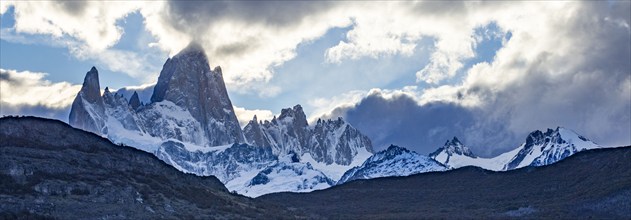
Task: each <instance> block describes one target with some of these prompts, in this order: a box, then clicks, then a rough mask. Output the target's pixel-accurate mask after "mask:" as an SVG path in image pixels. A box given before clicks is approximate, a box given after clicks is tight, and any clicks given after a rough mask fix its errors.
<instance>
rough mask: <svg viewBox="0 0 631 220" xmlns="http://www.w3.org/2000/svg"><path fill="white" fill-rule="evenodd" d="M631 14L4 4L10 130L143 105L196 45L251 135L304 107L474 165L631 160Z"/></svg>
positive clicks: (349, 5) (2, 50)
mask: <svg viewBox="0 0 631 220" xmlns="http://www.w3.org/2000/svg"><path fill="white" fill-rule="evenodd" d="M630 5H631V3H630V2H629V1H594V2H587V1H559V2H555V1H543V2H542V1H523V2H522V1H511V2H500V1H490V2H477V1H446V2H443V1H425V2H423V1H419V2H412V1H402V2H398V1H384V2H379V1H367V2H363V1H340V2H337V1H291V2H290V1H254V2H253V1H209V2H202V1H129V2H127V1H86V2H76V1H18V2H12V1H1V2H0V14H1V15H0V80H1V81H0V104H1V105H0V115H16V114H18V115H36V116H42V117H48V118H56V119H60V120H63V121H67V118H68V113H69V107H70V105H71V103H72V100H73V99H74V97H75V95H76V93H77V92H78V90H79V89H80V87H81V83H82V80H83V77H84V75H85V73H86V72H87V71H88V70H89V69H90V68H91V67H92V66H95V67H96V68H97V69H98V70H99V76H100V84H101V88H102V89H104V88H105V87H109V88H110V89H112V90H116V89H123V88H124V89H125V90H141V91H143V92H144V93H142V94H145V95H141V98H144V99H145V100H147V99H148V98H149V97H150V95H151V85H152V84H154V83H155V82H156V80H157V77H158V74H159V72H160V70H161V68H162V65H163V64H164V62H165V61H166V60H167V58H168V57H170V56H173V55H175V54H176V53H177V52H178V51H179V50H181V49H182V48H184V47H185V46H186V45H188V44H189V42H191V41H196V42H199V43H200V44H202V46H203V47H204V49H205V51H206V53H207V55H208V57H209V59H210V64H211V66H212V67H214V66H221V67H222V70H223V74H224V79H225V80H226V86H227V89H228V92H229V95H230V98H231V100H232V102H233V104H234V106H235V112H236V113H237V117H238V118H239V120H240V122H241V123H242V124H243V123H246V122H247V121H248V120H250V119H251V118H252V117H253V116H254V115H255V114H256V115H257V116H258V118H259V119H270V118H272V117H273V116H274V115H277V114H279V113H280V110H281V109H282V108H288V107H291V106H294V105H296V104H301V105H302V106H303V108H304V110H305V113H306V114H307V117H308V118H309V120H311V121H314V120H317V118H320V117H322V118H336V117H343V118H344V119H345V120H347V121H348V122H349V123H351V124H352V125H353V126H355V127H357V128H358V129H359V130H360V131H362V132H363V133H365V134H366V135H368V136H369V137H370V138H371V139H372V140H373V143H374V145H375V149H377V150H381V149H385V148H387V146H388V145H389V144H397V145H401V146H404V147H406V148H409V149H412V150H415V151H417V152H419V153H429V152H432V151H433V150H435V149H437V148H438V147H440V146H442V144H444V142H445V141H446V140H447V139H451V138H452V137H454V136H457V137H458V138H459V139H460V140H461V141H462V142H463V143H464V144H465V145H467V146H469V147H470V148H471V149H472V150H473V152H474V153H476V154H478V155H482V156H493V155H497V154H499V153H502V152H505V151H507V150H510V149H513V148H515V147H516V146H518V145H519V144H520V143H522V142H524V141H525V139H526V137H527V135H528V134H529V133H530V132H532V131H534V130H545V129H548V128H552V129H554V128H556V127H558V126H562V127H566V128H569V129H571V130H574V131H576V132H577V133H579V134H581V135H583V136H585V137H587V138H589V139H591V140H593V141H594V142H596V143H598V144H601V145H607V146H617V145H629V144H631V64H630V63H631V61H630V60H631V40H630V39H631V31H630V28H629V23H630V20H631V18H630V17H631V6H630Z"/></svg>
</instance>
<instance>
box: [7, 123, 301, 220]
mask: <svg viewBox="0 0 631 220" xmlns="http://www.w3.org/2000/svg"><path fill="white" fill-rule="evenodd" d="M0 140H1V144H0V218H15V217H21V218H59V219H88V218H89V219H100V218H103V219H105V218H107V219H110V218H114V219H129V218H132V219H154V218H164V217H167V216H168V217H170V218H184V219H190V218H202V219H217V218H228V219H234V218H296V217H299V216H295V215H294V213H291V212H289V211H287V210H285V209H283V208H279V207H277V206H273V205H267V204H264V203H261V202H257V201H253V200H252V199H249V198H246V197H242V196H238V195H234V194H231V193H229V192H228V190H226V188H225V187H224V186H223V184H222V183H221V182H220V181H219V180H218V179H217V178H215V177H200V176H197V175H191V174H185V173H182V172H179V171H178V170H176V169H174V168H173V167H171V166H169V165H167V164H165V163H164V162H162V161H160V160H159V159H158V158H156V157H155V156H153V155H151V154H149V153H146V152H142V151H139V150H136V149H132V148H129V147H121V146H118V145H114V144H112V143H111V142H110V141H108V140H107V139H104V138H102V137H99V136H97V135H94V134H92V133H88V132H85V131H82V130H79V129H75V128H72V127H70V126H68V125H66V124H65V123H63V122H60V121H55V120H50V119H42V118H34V117H22V118H13V117H8V118H0Z"/></svg>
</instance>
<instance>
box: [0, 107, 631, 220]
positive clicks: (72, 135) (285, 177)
mask: <svg viewBox="0 0 631 220" xmlns="http://www.w3.org/2000/svg"><path fill="white" fill-rule="evenodd" d="M0 140H1V143H2V144H0V218H2V219H15V218H18V219H38V218H45V219H93V218H97V219H129V218H134V219H136V218H140V219H155V218H177V219H196V218H203V219H206V218H209V219H226V218H227V219H244V218H248V219H249V218H257V219H260V218H264V219H268V218H273V219H304V218H308V219H329V218H332V219H364V218H387V219H418V218H428V219H436V218H438V219H444V218H459V219H460V218H466V219H469V218H485V219H506V218H525V219H542V218H543V219H548V218H560V219H577V218H581V219H588V218H592V219H628V218H631V211H629V210H631V185H629V182H630V181H631V163H629V161H631V146H627V147H618V148H599V149H592V150H584V151H581V152H578V153H576V154H574V155H571V156H568V157H567V158H565V159H564V160H562V161H559V162H557V163H555V164H552V165H548V166H526V167H522V168H518V169H514V170H509V171H501V172H498V171H489V170H485V169H481V168H478V167H471V166H469V167H462V168H458V169H452V170H446V171H441V172H426V173H418V174H411V175H410V176H407V177H386V178H376V179H366V180H361V179H356V180H355V181H349V182H346V183H344V184H341V185H337V186H334V187H330V188H328V189H323V190H318V191H315V192H310V193H272V194H266V195H262V196H260V197H257V198H256V199H252V198H247V197H244V196H241V195H238V194H235V193H230V192H229V190H228V189H227V188H226V187H224V185H223V183H222V182H221V181H219V179H218V178H216V177H213V176H198V175H193V174H186V173H183V172H180V171H178V170H177V169H175V168H173V167H172V166H170V165H168V164H166V163H164V162H163V161H161V160H160V159H158V158H157V157H156V156H155V155H152V154H150V153H147V152H144V151H141V150H137V149H133V148H131V147H127V146H124V145H117V144H114V143H112V142H111V141H110V140H108V139H106V138H103V137H100V136H98V135H95V134H94V133H91V132H86V131H83V130H80V129H76V128H72V127H71V126H69V125H67V124H66V123H63V122H61V121H57V120H51V119H44V118H36V117H3V118H0ZM242 146H245V145H239V146H237V148H238V147H242ZM229 149H230V148H226V149H225V150H226V151H228V150H229ZM268 150H269V149H268ZM261 153H263V154H267V153H265V152H261ZM269 154H271V153H269ZM406 155H407V156H406ZM409 155H416V156H417V157H418V158H424V159H425V160H416V159H414V158H409ZM244 156H245V157H248V155H244ZM388 158H407V159H402V160H400V161H409V162H410V163H408V164H414V161H416V162H420V163H417V164H419V166H418V167H425V168H428V167H434V166H436V162H433V163H431V162H430V163H427V162H428V161H431V159H430V158H428V157H427V156H423V155H418V154H415V153H414V152H412V151H408V150H406V149H404V148H400V147H396V146H391V147H389V148H388V150H386V151H384V152H383V153H377V154H375V155H374V157H372V159H370V160H368V161H367V162H366V163H364V164H366V165H368V166H367V167H381V168H380V169H381V170H384V171H387V170H388V169H387V166H388V165H390V164H389V163H384V162H386V161H391V160H389V159H388ZM297 161H300V160H299V158H298V155H297V154H290V155H287V156H286V157H282V158H279V159H278V160H277V161H276V164H275V165H272V166H268V168H266V169H264V170H262V171H261V172H260V173H259V174H257V175H256V178H254V179H253V181H250V182H248V184H250V185H252V186H253V187H252V188H249V189H251V190H259V189H258V188H256V187H257V186H262V185H264V183H266V182H272V181H275V179H278V178H281V179H282V181H275V182H284V183H287V182H291V183H294V184H295V183H298V181H296V179H294V178H293V176H292V175H291V174H292V173H301V172H306V173H308V175H312V174H315V175H318V174H317V173H313V172H308V171H305V170H304V169H301V168H308V166H309V165H308V164H307V165H302V166H301V167H299V166H287V164H292V163H296V162H297ZM369 164H374V165H375V166H371V165H369ZM382 165H384V166H382ZM427 165H431V166H427ZM396 166H398V165H396ZM405 167H412V166H405ZM438 167H440V165H438ZM442 169H445V168H444V167H443V168H442ZM390 170H397V169H390ZM354 173H366V174H370V173H369V172H364V171H361V170H357V172H354ZM353 176H356V175H353ZM324 181H325V182H326V180H324ZM309 184H310V183H307V184H306V185H309ZM299 185H301V186H305V185H303V184H299Z"/></svg>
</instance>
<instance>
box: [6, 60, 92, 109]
mask: <svg viewBox="0 0 631 220" xmlns="http://www.w3.org/2000/svg"><path fill="white" fill-rule="evenodd" d="M46 75H47V74H46V73H38V72H29V71H21V72H18V71H16V70H5V69H0V94H1V95H0V102H1V105H0V112H1V113H0V114H2V115H7V114H20V115H37V116H43V117H52V118H57V119H62V120H66V118H67V113H68V111H69V106H70V105H71V104H72V101H73V100H74V98H75V96H76V95H77V93H78V92H79V90H80V89H81V85H73V84H70V83H67V82H59V83H52V82H50V81H48V80H45V79H44V77H45V76H46ZM64 114H66V115H65V116H63V115H64ZM62 116H63V117H62Z"/></svg>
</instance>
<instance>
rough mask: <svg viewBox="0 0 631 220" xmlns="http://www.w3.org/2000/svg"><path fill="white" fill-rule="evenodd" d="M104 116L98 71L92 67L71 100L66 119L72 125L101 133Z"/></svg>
mask: <svg viewBox="0 0 631 220" xmlns="http://www.w3.org/2000/svg"><path fill="white" fill-rule="evenodd" d="M106 117H107V116H106V115H105V107H104V103H103V98H102V97H101V87H100V85H99V72H98V71H97V70H96V68H95V67H92V69H90V71H88V73H86V75H85V78H84V80H83V86H82V87H81V90H80V91H79V93H78V94H77V97H75V99H74V101H73V102H72V108H71V110H70V117H69V120H68V121H69V122H70V124H71V125H72V126H74V127H77V128H81V129H83V130H86V131H90V132H92V133H96V134H101V133H102V130H103V128H104V126H105V120H106Z"/></svg>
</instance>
